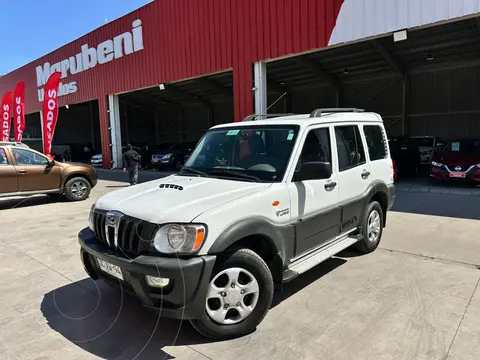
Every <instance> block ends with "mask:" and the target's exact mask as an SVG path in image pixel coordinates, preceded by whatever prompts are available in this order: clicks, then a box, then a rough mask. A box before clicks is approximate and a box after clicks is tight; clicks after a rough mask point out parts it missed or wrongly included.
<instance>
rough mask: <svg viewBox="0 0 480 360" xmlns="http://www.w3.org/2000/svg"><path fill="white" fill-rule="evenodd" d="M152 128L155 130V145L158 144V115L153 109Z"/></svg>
mask: <svg viewBox="0 0 480 360" xmlns="http://www.w3.org/2000/svg"><path fill="white" fill-rule="evenodd" d="M153 127H154V129H155V134H154V135H155V143H156V144H160V141H161V140H160V115H159V113H158V110H157V109H155V113H154V114H153Z"/></svg>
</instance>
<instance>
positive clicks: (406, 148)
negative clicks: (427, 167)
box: [388, 136, 420, 178]
mask: <svg viewBox="0 0 480 360" xmlns="http://www.w3.org/2000/svg"><path fill="white" fill-rule="evenodd" d="M388 143H389V146H390V156H391V157H392V160H393V161H394V164H395V168H396V171H395V172H396V178H398V177H399V176H412V175H415V174H416V173H417V172H418V168H419V167H420V149H419V147H418V144H417V143H416V142H415V141H414V140H413V139H411V138H409V137H407V136H396V137H391V138H390V139H389V141H388Z"/></svg>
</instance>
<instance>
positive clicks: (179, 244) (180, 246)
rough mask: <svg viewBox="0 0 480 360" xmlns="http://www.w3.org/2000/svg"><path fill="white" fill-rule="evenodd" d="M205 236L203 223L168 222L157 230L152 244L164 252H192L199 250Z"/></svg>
mask: <svg viewBox="0 0 480 360" xmlns="http://www.w3.org/2000/svg"><path fill="white" fill-rule="evenodd" d="M205 237H206V228H205V226H204V225H197V224H188V225H181V224H169V225H165V226H163V227H161V228H160V229H159V230H158V231H157V233H156V234H155V238H154V240H153V246H154V247H155V249H156V250H157V251H158V252H161V253H164V254H192V253H195V252H197V251H198V250H200V248H201V247H202V244H203V242H204V240H205Z"/></svg>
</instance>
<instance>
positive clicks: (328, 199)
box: [288, 125, 341, 257]
mask: <svg viewBox="0 0 480 360" xmlns="http://www.w3.org/2000/svg"><path fill="white" fill-rule="evenodd" d="M332 139H333V132H332V128H331V126H329V125H322V126H318V127H315V128H311V129H309V130H308V131H307V133H306V136H304V142H303V145H302V151H301V153H300V155H299V156H298V157H297V159H296V164H297V166H296V168H297V170H299V169H300V166H301V164H302V163H305V162H311V161H322V162H330V163H332V162H333V164H332V165H333V166H332V169H333V170H332V175H331V177H330V178H329V179H318V180H306V181H295V176H293V179H292V181H291V182H289V183H288V190H289V193H290V199H291V202H290V207H291V215H292V220H297V221H296V222H295V229H296V238H297V242H296V251H295V256H296V257H298V256H301V255H302V254H305V253H308V252H309V251H311V250H313V249H315V248H318V247H321V246H322V245H325V244H326V243H328V242H329V241H330V240H332V239H334V238H335V237H337V236H338V235H339V230H340V217H341V209H340V207H339V206H338V199H339V192H338V185H337V183H338V179H337V173H336V171H335V170H334V169H335V165H336V164H335V162H336V160H335V159H334V157H333V156H332V147H333V146H332V145H333V141H332Z"/></svg>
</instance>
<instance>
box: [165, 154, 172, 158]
mask: <svg viewBox="0 0 480 360" xmlns="http://www.w3.org/2000/svg"><path fill="white" fill-rule="evenodd" d="M172 156H173V154H166V155H163V158H164V159H170V158H171V157H172Z"/></svg>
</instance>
